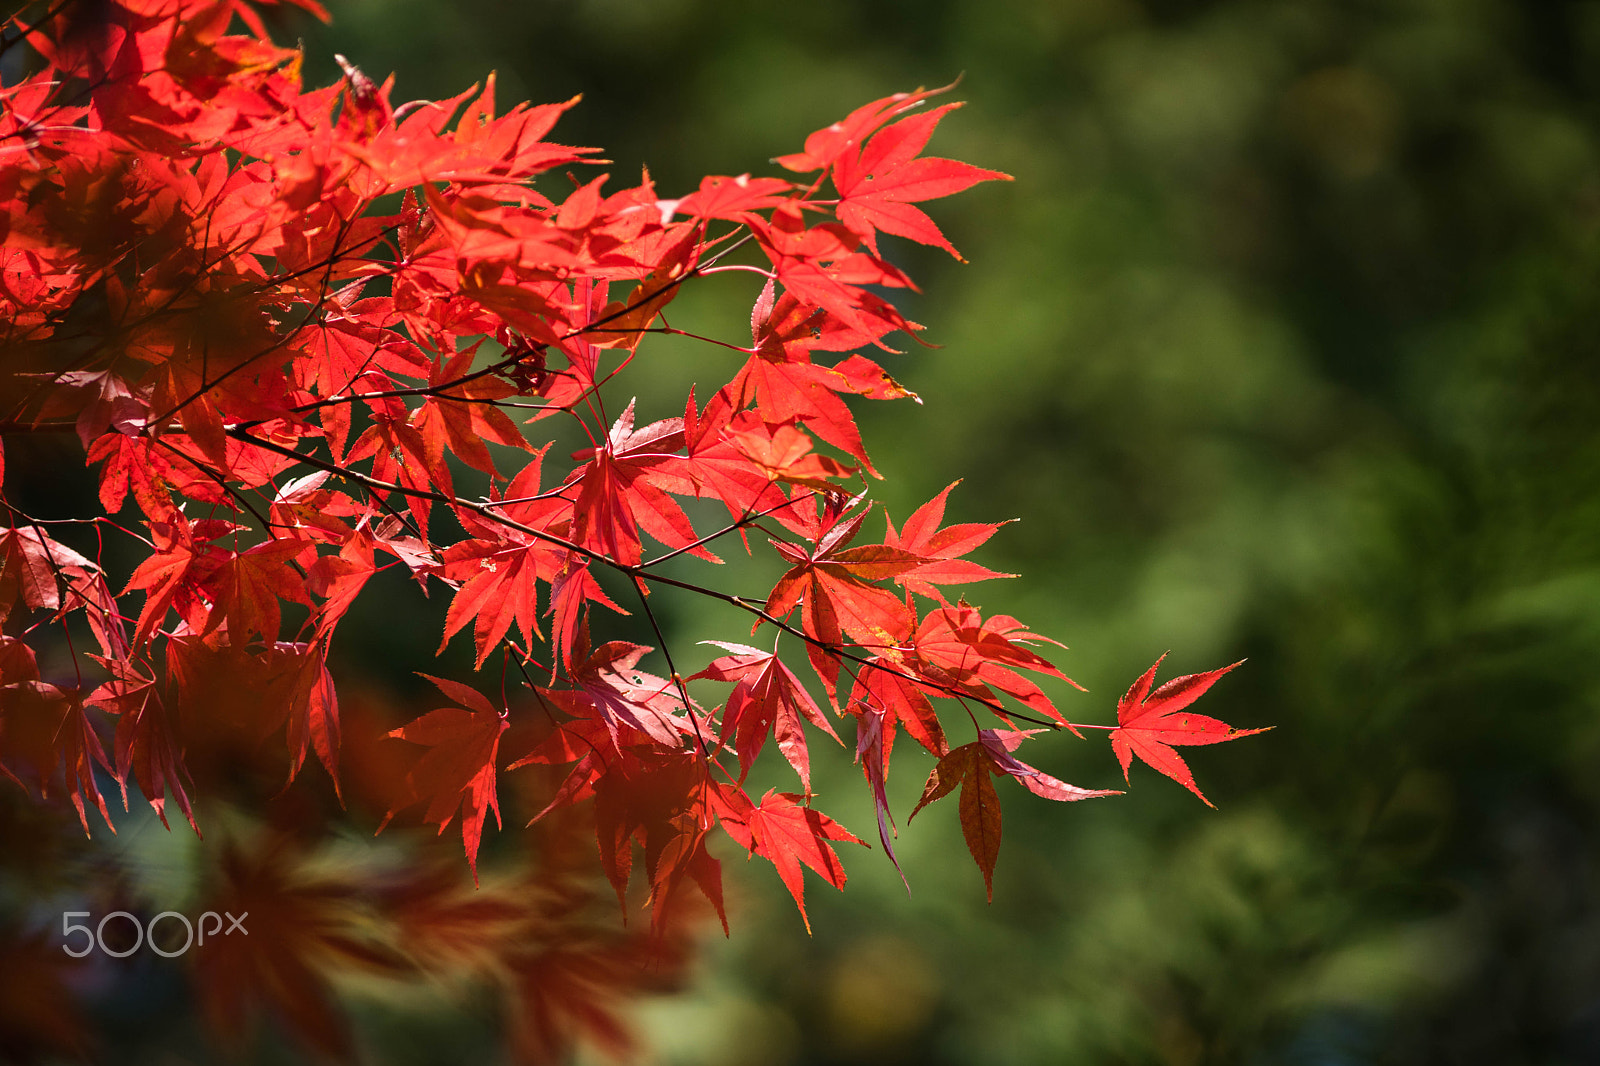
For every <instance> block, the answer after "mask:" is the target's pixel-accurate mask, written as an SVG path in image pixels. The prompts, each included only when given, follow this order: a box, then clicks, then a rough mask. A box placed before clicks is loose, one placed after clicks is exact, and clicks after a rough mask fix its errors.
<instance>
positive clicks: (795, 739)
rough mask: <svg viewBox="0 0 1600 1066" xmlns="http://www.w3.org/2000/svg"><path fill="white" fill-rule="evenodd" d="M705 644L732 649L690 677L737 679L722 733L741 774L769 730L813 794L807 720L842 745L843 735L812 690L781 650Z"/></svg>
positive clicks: (745, 769) (723, 712)
mask: <svg viewBox="0 0 1600 1066" xmlns="http://www.w3.org/2000/svg"><path fill="white" fill-rule="evenodd" d="M705 643H707V644H715V645H716V646H717V647H719V648H726V649H727V650H728V651H731V652H733V654H732V655H725V656H723V657H722V658H720V659H717V660H715V661H714V662H712V663H711V664H710V665H709V666H707V667H706V668H705V669H704V670H702V671H700V672H699V673H698V674H695V675H694V676H693V677H691V678H690V679H689V680H691V681H693V680H695V679H696V678H709V679H710V680H712V681H732V682H734V686H733V691H732V692H730V693H729V694H728V700H727V703H726V704H725V705H724V707H723V711H722V735H723V737H724V738H727V737H728V736H730V735H732V737H733V741H734V749H735V750H736V751H737V752H738V754H739V770H740V775H741V779H742V778H743V774H745V773H748V772H749V770H750V766H751V764H753V763H754V762H755V760H756V757H757V756H758V755H760V754H761V748H762V747H763V746H764V745H765V744H766V742H767V735H768V734H769V733H771V734H772V735H773V736H774V737H776V739H777V741H778V750H779V751H781V752H783V757H784V758H786V759H788V760H789V765H790V766H793V767H794V769H795V773H797V774H799V775H800V784H801V787H802V788H804V789H805V793H806V795H808V796H809V795H810V794H811V755H810V753H809V752H808V751H807V749H806V736H805V726H804V723H805V722H808V721H809V722H810V723H811V724H812V725H814V726H816V727H817V728H818V729H820V730H822V731H823V732H824V733H826V734H828V735H829V736H830V737H832V738H833V739H834V740H836V741H838V742H839V743H841V744H842V743H844V742H843V741H841V740H839V734H837V733H835V732H834V731H833V726H832V725H831V724H829V722H828V720H827V719H826V718H825V717H823V714H822V711H821V710H820V709H819V708H818V707H817V704H816V702H815V701H814V700H812V698H811V694H810V693H808V692H807V691H806V690H805V688H804V686H802V685H801V684H800V679H799V678H797V677H795V676H794V672H793V671H791V670H790V669H789V668H788V667H787V666H785V665H784V664H783V662H782V661H781V660H780V659H779V658H778V656H777V653H775V652H764V651H761V650H759V649H757V648H752V647H749V646H748V645H744V644H728V643H724V642H723V641H720V640H710V641H706V642H705Z"/></svg>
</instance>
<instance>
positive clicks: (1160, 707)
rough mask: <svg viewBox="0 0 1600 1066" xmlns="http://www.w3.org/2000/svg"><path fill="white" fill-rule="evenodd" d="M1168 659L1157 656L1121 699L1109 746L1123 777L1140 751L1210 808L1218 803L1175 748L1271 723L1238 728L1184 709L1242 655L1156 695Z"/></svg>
mask: <svg viewBox="0 0 1600 1066" xmlns="http://www.w3.org/2000/svg"><path fill="white" fill-rule="evenodd" d="M1165 658H1166V655H1165V654H1163V655H1162V656H1161V659H1157V660H1156V661H1155V664H1154V665H1152V666H1151V667H1150V669H1148V670H1146V671H1145V672H1144V674H1143V675H1142V676H1140V678H1139V679H1138V680H1137V681H1135V682H1134V683H1133V684H1132V685H1130V686H1129V687H1128V691H1127V693H1126V694H1124V695H1123V697H1122V698H1121V699H1120V700H1118V701H1117V728H1116V729H1113V730H1112V731H1111V750H1112V751H1114V752H1116V753H1117V761H1118V762H1120V763H1121V764H1122V776H1123V779H1124V780H1126V779H1127V776H1128V769H1129V767H1131V766H1132V765H1133V757H1134V756H1135V755H1137V756H1139V758H1140V759H1141V760H1143V761H1144V762H1145V763H1146V764H1147V765H1149V766H1152V767H1154V768H1155V769H1157V770H1160V771H1161V772H1162V773H1164V774H1166V775H1167V776H1168V777H1170V778H1172V779H1173V780H1174V781H1176V782H1178V784H1180V785H1182V786H1183V787H1184V788H1186V789H1188V790H1189V791H1190V792H1193V793H1194V794H1195V795H1196V796H1199V797H1200V799H1201V800H1202V801H1204V803H1205V805H1206V806H1207V807H1215V806H1216V804H1214V803H1212V802H1211V801H1210V800H1208V799H1206V797H1205V795H1204V793H1202V792H1201V791H1200V788H1199V786H1197V785H1196V784H1195V783H1194V773H1193V771H1191V770H1190V769H1189V766H1188V764H1187V763H1185V762H1184V761H1183V757H1182V756H1181V755H1179V754H1178V753H1177V752H1176V751H1174V750H1173V748H1174V747H1175V746H1177V745H1183V744H1221V743H1223V742H1224V741H1229V740H1236V739H1238V738H1239V737H1247V736H1250V735H1251V734H1252V733H1265V732H1266V731H1267V730H1268V729H1271V728H1272V727H1271V726H1267V727H1265V728H1262V729H1235V728H1233V727H1232V726H1230V725H1229V724H1228V723H1227V722H1222V721H1218V720H1217V719H1215V718H1207V717H1206V716H1205V715H1200V714H1187V713H1184V708H1186V707H1188V706H1189V705H1190V704H1191V703H1193V702H1194V701H1195V700H1197V699H1199V698H1200V697H1201V696H1202V695H1204V694H1205V692H1206V690H1207V689H1209V688H1210V687H1211V686H1212V685H1214V684H1216V681H1217V678H1219V677H1221V676H1222V675H1223V674H1225V673H1227V672H1228V671H1229V670H1232V669H1233V668H1234V667H1235V666H1238V665H1239V664H1240V663H1242V662H1244V660H1243V659H1241V660H1239V662H1237V663H1233V664H1232V665H1229V666H1224V667H1222V668H1221V669H1218V670H1208V671H1206V672H1205V673H1202V674H1185V675H1184V676H1182V677H1175V678H1173V679H1172V680H1171V681H1168V682H1167V683H1166V684H1164V685H1162V686H1161V687H1160V688H1158V689H1156V690H1155V692H1153V693H1152V692H1151V691H1150V685H1151V683H1152V682H1154V681H1155V677H1156V669H1157V668H1158V667H1160V665H1161V660H1162V659H1165Z"/></svg>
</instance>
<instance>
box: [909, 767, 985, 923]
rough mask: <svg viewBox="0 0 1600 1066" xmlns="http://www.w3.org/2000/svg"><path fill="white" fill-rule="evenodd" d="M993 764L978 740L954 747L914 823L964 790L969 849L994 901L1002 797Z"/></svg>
mask: <svg viewBox="0 0 1600 1066" xmlns="http://www.w3.org/2000/svg"><path fill="white" fill-rule="evenodd" d="M990 769H991V764H990V762H989V760H988V758H987V757H986V756H985V755H984V753H983V745H982V744H981V743H979V742H978V741H973V742H972V743H971V744H963V745H961V747H959V748H951V749H950V753H949V754H948V755H946V756H945V757H944V758H942V759H940V760H939V762H938V763H937V764H936V765H935V766H934V768H933V772H932V773H930V774H929V775H928V783H927V784H926V785H924V786H923V789H922V798H921V799H919V800H918V801H917V805H916V806H915V807H913V808H912V809H911V814H910V816H909V817H908V818H907V819H906V821H907V822H910V821H911V819H912V818H915V817H916V816H917V812H918V811H920V810H922V808H924V807H926V806H927V805H928V804H930V803H932V802H933V801H934V800H937V799H942V798H944V797H945V796H948V795H949V794H950V793H951V792H954V791H955V790H956V788H957V786H959V787H960V788H961V802H960V813H961V835H962V836H963V837H964V838H965V839H966V842H967V850H968V851H970V852H971V853H972V859H973V861H974V862H976V863H977V864H978V869H979V870H981V871H982V872H983V885H984V888H985V889H986V890H987V891H988V893H989V901H990V902H991V903H992V902H994V864H995V860H996V859H998V858H999V857H1000V797H999V796H998V795H997V794H996V793H995V790H994V782H992V781H990V780H989V773H990Z"/></svg>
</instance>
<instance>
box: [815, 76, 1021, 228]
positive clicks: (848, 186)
mask: <svg viewBox="0 0 1600 1066" xmlns="http://www.w3.org/2000/svg"><path fill="white" fill-rule="evenodd" d="M960 106H961V105H960V104H945V105H944V106H943V107H936V108H934V109H933V110H932V111H925V112H922V113H921V114H917V115H912V116H910V117H909V118H903V119H901V120H900V121H898V122H896V123H894V124H893V125H891V126H888V127H886V128H884V129H883V130H882V131H881V132H879V133H878V134H877V135H876V136H875V137H873V138H872V140H870V141H868V142H867V143H866V145H865V146H864V147H863V148H862V149H861V151H860V152H859V153H856V152H846V153H844V154H842V155H841V156H840V157H839V159H838V161H837V162H836V163H835V164H834V167H833V184H834V187H835V188H837V189H838V190H839V205H838V208H837V211H838V214H839V221H840V222H843V223H844V224H845V225H846V226H848V227H849V228H850V230H851V231H852V232H854V233H856V234H857V235H859V236H860V237H861V238H862V239H863V240H864V241H866V243H867V247H868V248H870V249H872V254H873V255H877V254H878V240H877V231H878V230H882V231H883V232H885V233H893V234H895V235H896V236H899V237H909V238H910V239H911V240H914V241H919V242H921V243H922V244H931V245H933V246H935V247H938V248H943V249H944V250H945V251H947V252H949V253H950V254H951V255H953V256H955V257H956V258H957V259H960V258H961V254H960V253H959V252H957V251H956V250H955V248H954V246H952V245H951V244H950V242H949V241H948V240H946V239H945V236H944V234H943V233H941V232H939V227H938V226H936V225H934V222H933V219H931V218H929V217H928V216H927V215H926V214H925V213H923V211H922V210H921V209H920V208H916V207H913V206H911V205H912V203H914V202H916V201H920V200H933V199H937V198H938V197H941V196H950V195H952V194H954V193H958V192H961V191H962V190H963V189H967V188H970V187H971V186H973V185H976V184H977V183H978V182H980V181H1010V180H1011V175H1009V174H1002V173H1000V172H999V171H998V170H984V169H983V168H982V167H975V166H973V165H972V164H970V163H961V162H958V161H956V160H954V159H935V158H923V159H918V158H915V157H916V155H917V153H919V152H921V151H922V148H923V146H924V145H926V144H927V143H928V138H929V137H930V136H932V135H933V130H934V127H935V126H937V125H938V124H939V120H940V119H942V118H943V117H944V116H945V115H946V114H948V113H949V112H950V111H952V110H954V109H955V108H957V107H960Z"/></svg>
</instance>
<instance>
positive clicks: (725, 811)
mask: <svg viewBox="0 0 1600 1066" xmlns="http://www.w3.org/2000/svg"><path fill="white" fill-rule="evenodd" d="M715 795H716V796H717V801H716V802H717V815H718V817H719V818H720V819H721V822H722V827H723V829H725V830H727V833H728V835H729V836H731V837H733V839H734V840H735V841H737V842H738V844H739V846H740V847H742V848H744V849H745V850H746V851H749V852H753V853H754V854H757V855H760V856H761V857H762V858H765V859H767V860H769V861H770V862H771V863H772V865H774V866H776V867H777V868H778V876H779V877H781V878H782V879H783V884H784V887H786V888H787V889H788V890H789V894H790V895H792V896H793V897H794V902H795V905H796V906H798V907H799V908H800V918H801V920H803V921H804V922H805V923H806V932H808V933H809V932H810V931H811V919H810V918H809V917H808V916H807V915H806V902H805V881H804V878H803V876H802V873H801V866H802V865H804V866H809V867H811V869H812V870H814V871H816V872H817V873H819V874H821V875H822V879H823V880H824V881H827V882H828V884H830V885H832V886H833V887H834V888H839V889H842V888H844V882H845V875H844V866H843V865H841V864H840V862H839V855H838V853H837V852H835V851H834V850H833V847H832V845H830V844H829V843H828V841H830V840H841V841H849V842H851V843H854V844H861V845H862V846H866V841H864V840H862V839H860V838H859V837H857V836H856V835H855V834H854V833H852V832H850V830H848V829H846V828H845V827H844V826H842V825H840V824H839V823H838V822H835V821H834V820H833V819H832V818H829V817H828V816H827V815H825V814H823V813H821V812H820V811H814V810H812V809H811V808H810V807H808V806H806V805H805V801H804V797H801V796H797V795H795V794H794V793H792V792H777V791H769V792H768V793H767V794H766V795H765V796H762V797H761V802H760V803H759V804H753V803H751V802H750V800H749V797H747V796H745V795H744V793H743V792H736V791H731V790H728V789H721V790H719V791H718V792H717V793H715Z"/></svg>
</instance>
